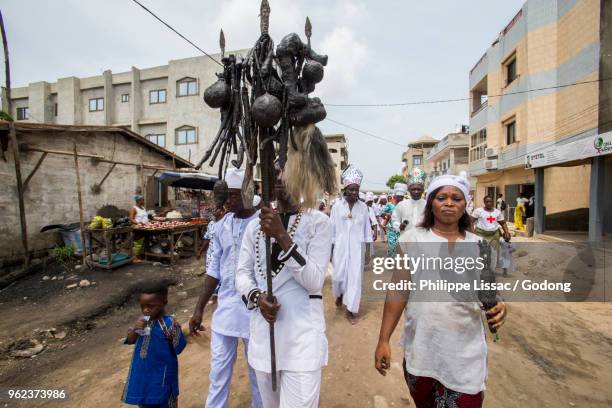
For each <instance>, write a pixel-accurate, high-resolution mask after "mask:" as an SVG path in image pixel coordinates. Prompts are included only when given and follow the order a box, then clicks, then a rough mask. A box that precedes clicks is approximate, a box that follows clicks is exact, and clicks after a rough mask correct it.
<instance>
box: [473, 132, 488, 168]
mask: <svg viewBox="0 0 612 408" xmlns="http://www.w3.org/2000/svg"><path fill="white" fill-rule="evenodd" d="M486 149H487V128H483V129H480V130H479V131H478V132H476V133H474V134H472V135H470V154H469V160H470V162H472V161H477V160H480V159H484V157H485V150H486Z"/></svg>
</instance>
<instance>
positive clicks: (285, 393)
mask: <svg viewBox="0 0 612 408" xmlns="http://www.w3.org/2000/svg"><path fill="white" fill-rule="evenodd" d="M274 193H275V194H274V195H275V196H276V198H277V204H278V205H277V209H276V210H273V209H271V208H269V207H263V208H262V209H261V214H260V217H259V220H255V221H254V222H252V223H251V224H249V226H248V227H247V229H246V231H245V233H244V239H243V242H242V248H241V250H240V258H239V261H238V268H237V271H236V288H237V289H238V291H239V292H240V293H241V294H242V295H243V299H244V300H245V302H246V304H247V308H248V309H254V310H253V312H252V313H251V326H250V341H249V355H248V359H249V364H250V365H251V367H252V368H253V369H254V370H255V372H256V375H257V383H258V385H259V390H260V393H261V398H262V401H263V405H264V407H266V408H270V407H281V408H300V407H304V408H306V407H317V406H318V403H319V392H320V388H321V368H322V367H323V366H325V365H327V338H326V336H325V317H324V315H323V298H322V295H321V291H322V289H323V284H324V282H325V272H326V270H327V264H328V262H329V257H330V251H331V225H330V220H329V218H328V217H327V216H326V215H325V214H323V213H322V212H320V211H316V210H314V209H304V208H301V207H300V205H299V204H297V203H295V202H293V201H292V200H291V198H290V197H289V196H288V194H287V192H286V189H285V187H284V185H283V182H282V171H281V170H280V167H279V166H276V182H275V185H274ZM266 236H268V237H270V238H271V239H272V257H271V259H272V265H271V266H272V276H273V281H272V284H273V293H274V297H273V301H272V302H270V301H269V300H268V299H267V293H266V287H267V282H266V267H267V265H266V256H265V255H266V254H265V245H264V243H265V237H266ZM269 323H274V327H275V332H276V333H277V336H276V339H275V340H276V369H277V375H278V379H279V381H278V384H279V386H278V388H277V390H276V391H273V390H272V374H271V372H270V371H271V370H270V360H271V355H270V337H269Z"/></svg>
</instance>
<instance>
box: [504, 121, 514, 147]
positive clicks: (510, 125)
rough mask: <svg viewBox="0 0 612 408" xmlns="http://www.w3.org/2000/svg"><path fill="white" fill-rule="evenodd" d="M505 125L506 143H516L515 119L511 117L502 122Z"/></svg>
mask: <svg viewBox="0 0 612 408" xmlns="http://www.w3.org/2000/svg"><path fill="white" fill-rule="evenodd" d="M504 126H505V127H506V144H507V145H511V144H512V143H516V120H515V119H512V120H511V121H509V122H506V123H505V124H504Z"/></svg>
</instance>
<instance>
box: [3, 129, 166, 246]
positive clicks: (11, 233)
mask: <svg viewBox="0 0 612 408" xmlns="http://www.w3.org/2000/svg"><path fill="white" fill-rule="evenodd" d="M75 139H76V141H77V146H78V151H79V152H80V153H89V154H97V155H103V156H105V157H106V158H111V157H114V159H115V160H117V161H124V162H134V163H138V162H139V161H140V159H139V157H140V156H139V155H140V150H141V148H142V155H143V162H144V163H145V164H154V165H160V166H163V167H172V161H171V160H169V159H167V158H165V157H163V156H161V155H160V154H159V153H157V152H155V151H153V150H151V149H150V148H148V147H146V146H143V145H141V144H140V143H137V142H136V141H134V140H131V139H128V138H127V137H126V136H124V135H122V134H120V133H117V134H114V133H108V132H103V133H77V132H62V133H51V132H37V133H33V134H18V140H19V143H20V144H25V145H27V146H29V147H39V148H43V149H48V150H61V151H72V148H73V141H74V140H75ZM8 153H10V152H7V154H6V157H7V159H8V162H5V161H2V160H0V180H1V181H0V257H5V256H12V255H15V254H18V253H21V251H22V246H21V227H20V223H19V206H18V201H17V187H16V180H15V167H14V162H13V160H12V155H11V154H8ZM41 154H42V153H39V152H22V153H21V172H22V179H24V180H25V178H26V177H27V175H28V174H30V171H31V170H32V169H33V167H34V166H35V164H36V162H37V161H38V158H39V157H40V156H41ZM110 166H111V164H109V163H97V164H96V163H94V161H93V160H92V159H89V158H79V169H80V176H81V188H82V193H83V205H84V216H85V219H86V220H88V219H90V218H91V217H93V216H94V215H95V213H96V211H97V209H98V208H100V207H101V206H102V205H104V204H113V205H116V206H117V207H119V208H121V209H126V210H127V209H129V208H130V207H131V206H132V205H133V201H132V196H133V194H134V193H135V191H136V189H137V188H138V187H139V185H140V180H141V179H140V173H139V170H138V168H137V167H136V166H126V165H117V166H116V167H115V169H114V170H113V172H112V173H111V174H110V176H109V177H108V178H107V179H106V181H105V182H104V185H103V186H102V191H101V193H100V194H97V195H95V194H93V193H92V191H91V187H92V185H93V184H94V183H99V182H100V180H101V179H102V178H103V177H104V175H105V174H106V172H107V171H108V169H109V168H110ZM144 171H145V176H150V175H152V174H153V172H154V170H148V169H145V170H144ZM170 196H173V194H170ZM24 200H25V208H26V221H27V228H28V241H29V246H30V249H32V250H38V249H44V248H49V247H52V246H53V245H54V244H55V243H56V242H59V233H58V232H57V231H56V232H45V233H40V232H39V231H40V229H41V228H42V227H43V226H45V225H49V224H63V223H72V222H78V221H79V204H78V199H77V190H76V174H75V168H74V159H73V156H66V155H56V154H49V155H48V156H47V158H46V159H45V160H44V162H43V163H42V165H41V167H40V168H39V169H38V171H37V172H36V173H35V175H34V177H33V178H32V179H31V181H30V182H29V184H28V186H27V189H26V190H25V193H24Z"/></svg>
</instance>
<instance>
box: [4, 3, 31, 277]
mask: <svg viewBox="0 0 612 408" xmlns="http://www.w3.org/2000/svg"><path fill="white" fill-rule="evenodd" d="M0 35H2V48H3V49H4V74H5V78H6V110H7V112H6V113H7V114H8V115H9V116H10V115H11V112H12V103H13V101H12V100H11V63H10V59H9V50H8V40H7V39H6V30H5V29H4V18H3V17H2V11H0ZM9 138H10V139H11V149H12V150H13V158H14V160H15V178H16V179H17V199H18V201H19V221H20V223H21V244H22V246H23V256H24V259H23V263H24V269H25V268H27V267H28V266H29V264H30V256H29V249H28V228H27V223H26V215H25V204H24V201H23V184H22V182H21V162H20V160H19V144H18V143H17V134H16V132H15V124H14V123H13V122H10V123H9Z"/></svg>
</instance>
